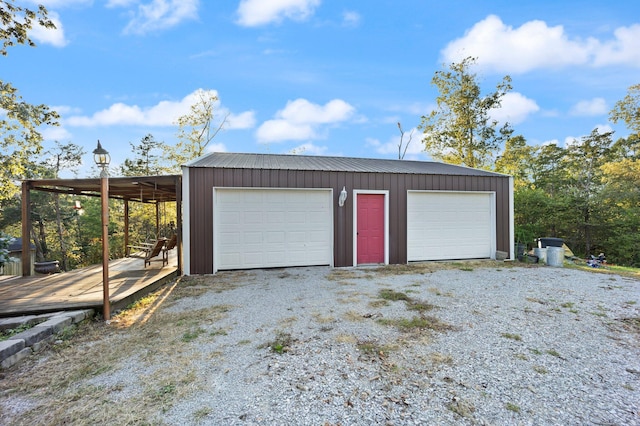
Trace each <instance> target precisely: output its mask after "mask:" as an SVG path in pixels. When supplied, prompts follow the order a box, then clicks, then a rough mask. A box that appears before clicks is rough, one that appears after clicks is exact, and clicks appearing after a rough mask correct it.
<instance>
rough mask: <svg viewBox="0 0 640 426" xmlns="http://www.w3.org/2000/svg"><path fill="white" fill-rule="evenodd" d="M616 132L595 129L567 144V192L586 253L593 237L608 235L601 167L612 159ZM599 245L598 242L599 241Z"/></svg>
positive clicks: (589, 251)
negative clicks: (604, 216) (604, 214)
mask: <svg viewBox="0 0 640 426" xmlns="http://www.w3.org/2000/svg"><path fill="white" fill-rule="evenodd" d="M612 135H613V132H604V133H600V131H599V130H598V129H594V130H593V131H592V132H591V134H590V135H589V136H585V137H583V138H581V139H580V140H579V141H574V143H572V144H571V145H569V146H568V147H567V148H566V156H565V161H564V163H565V167H566V171H567V173H568V180H567V185H566V187H565V191H566V195H567V196H568V197H569V200H570V207H571V210H572V211H573V212H574V213H575V221H574V222H573V223H574V225H575V228H574V229H573V230H572V232H571V233H572V234H573V236H574V239H576V240H578V241H581V242H582V244H583V245H584V246H583V247H584V253H585V254H587V255H588V254H591V253H592V249H593V246H594V241H601V240H602V236H603V235H606V232H607V229H606V227H605V226H604V222H603V220H602V219H603V217H602V213H603V212H602V209H601V207H602V205H603V202H602V201H603V200H602V196H601V194H602V191H603V189H604V185H603V181H602V169H601V167H602V166H603V165H604V164H605V163H607V162H608V161H609V160H610V158H611V157H610V153H611V146H612V144H613V140H612ZM597 245H599V243H598V244H597Z"/></svg>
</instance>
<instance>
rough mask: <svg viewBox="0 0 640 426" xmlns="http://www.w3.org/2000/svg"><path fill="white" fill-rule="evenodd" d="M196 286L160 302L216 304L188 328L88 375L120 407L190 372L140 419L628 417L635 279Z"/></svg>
mask: <svg viewBox="0 0 640 426" xmlns="http://www.w3.org/2000/svg"><path fill="white" fill-rule="evenodd" d="M198 279H199V280H200V281H195V282H191V283H189V286H191V287H189V288H192V289H193V290H192V291H193V293H192V294H193V296H189V297H180V298H176V299H175V300H171V301H170V303H165V304H164V305H163V306H162V307H161V308H160V310H162V312H164V313H165V314H167V315H168V314H172V315H179V314H181V313H186V312H193V311H197V310H199V309H207V308H210V307H211V306H220V305H225V306H227V307H228V310H227V311H226V312H225V313H224V315H223V316H221V318H220V319H216V320H215V321H209V322H207V321H205V322H204V323H202V324H200V327H201V328H200V333H201V337H197V336H195V337H194V339H193V340H191V339H189V341H185V342H181V343H180V348H179V350H180V355H179V356H178V355H177V352H176V356H175V357H173V359H172V358H171V357H169V358H162V359H163V363H162V365H157V364H154V365H149V362H146V361H145V359H151V357H149V356H147V357H145V356H140V354H138V355H135V356H133V357H132V358H131V359H129V360H127V362H121V363H120V364H119V367H118V369H115V370H111V371H109V372H107V373H104V374H101V375H98V376H97V377H92V378H91V380H90V382H89V383H90V384H91V385H92V386H102V387H105V386H111V387H112V389H117V392H112V393H110V394H109V395H108V396H103V398H110V400H111V402H112V403H115V404H117V403H118V402H119V401H124V400H126V399H127V398H129V397H132V396H133V395H135V394H136V393H139V392H140V391H141V384H140V381H139V378H140V377H141V376H144V375H145V374H146V375H151V374H153V372H154V371H159V370H161V369H162V368H166V367H167V366H169V367H170V368H171V369H180V368H188V369H190V371H192V372H193V374H195V377H196V379H194V380H193V383H192V387H191V389H190V391H189V392H185V393H183V394H181V395H180V397H179V398H176V399H175V400H174V401H172V403H171V404H169V405H167V407H166V410H164V412H161V413H157V414H156V415H157V417H155V418H149V422H150V423H151V424H158V423H164V424H170V425H187V424H204V425H293V424H295V425H321V426H322V425H324V426H327V425H372V424H381V425H411V424H416V425H449V424H456V425H457V424H469V425H471V424H486V425H588V424H594V425H640V324H639V323H638V321H640V280H634V279H630V278H624V277H620V276H617V275H606V274H599V273H593V272H586V271H579V270H573V269H567V268H550V267H511V266H508V264H501V263H495V262H485V263H481V264H480V265H478V264H473V263H470V264H466V263H460V264H456V265H454V267H453V269H441V270H434V271H431V270H430V269H420V268H419V267H415V268H408V267H399V268H394V267H386V268H356V269H333V270H332V269H329V268H326V267H313V268H290V269H279V270H259V271H244V272H223V273H219V274H217V275H216V276H214V277H204V278H198ZM198 282H199V283H200V284H198ZM212 283H213V284H212ZM198 287H202V288H201V289H200V291H197V290H198ZM384 295H387V297H386V298H385V297H383V296H384ZM389 295H396V296H398V295H399V296H403V297H404V298H405V299H407V300H388V299H389V297H388V296H389ZM401 298H402V297H401ZM430 307H433V309H429V308H430ZM158 312H160V311H158ZM631 319H635V320H631ZM412 325H419V326H420V327H418V328H411V326H412ZM170 326H171V325H170V324H168V325H167V327H170ZM183 340H184V337H183ZM159 349H160V348H159ZM188 353H191V354H193V356H192V357H191V359H193V360H197V361H194V362H191V363H190V364H189V365H188V366H186V367H185V366H183V365H182V363H181V362H180V361H178V360H182V359H187V358H188V357H185V354H188ZM149 377H150V376H149ZM15 400H16V401H18V399H15ZM7 401H10V400H7ZM7 401H5V402H7ZM7 412H13V413H15V412H16V410H15V409H14V410H9V411H7ZM1 423H2V420H0V424H1Z"/></svg>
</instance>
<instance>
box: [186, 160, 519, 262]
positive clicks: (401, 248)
mask: <svg viewBox="0 0 640 426" xmlns="http://www.w3.org/2000/svg"><path fill="white" fill-rule="evenodd" d="M189 182H190V188H189V195H190V197H189V200H190V203H191V206H190V209H189V211H190V217H189V221H190V224H191V234H192V235H191V240H190V241H191V244H190V247H189V250H190V253H191V256H190V259H191V265H190V267H191V273H193V274H210V273H213V232H214V230H213V188H214V187H239V188H241V187H247V188H325V189H327V188H332V189H333V197H334V211H333V222H334V230H333V238H334V265H335V266H338V267H339V266H350V265H352V264H353V211H352V209H353V190H354V189H365V190H366V189H368V190H387V191H389V263H392V264H394V263H400V264H402V263H406V262H407V191H408V190H437V191H493V192H495V193H496V234H497V235H496V248H497V250H501V251H505V252H507V253H511V251H512V249H513V248H512V247H510V242H509V222H510V218H509V178H508V177H502V176H450V175H415V174H412V175H410V174H391V173H356V172H324V171H295V170H264V169H263V170H256V169H215V168H191V169H189ZM343 186H345V187H346V189H347V192H348V194H349V196H348V198H347V201H346V203H345V205H344V207H338V197H339V195H340V191H342V187H343Z"/></svg>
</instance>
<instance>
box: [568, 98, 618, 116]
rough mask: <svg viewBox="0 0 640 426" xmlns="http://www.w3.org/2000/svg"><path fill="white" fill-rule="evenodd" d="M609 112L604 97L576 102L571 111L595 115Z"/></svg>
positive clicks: (575, 113) (581, 114)
mask: <svg viewBox="0 0 640 426" xmlns="http://www.w3.org/2000/svg"><path fill="white" fill-rule="evenodd" d="M608 112H609V108H608V107H607V101H605V100H604V99H603V98H593V99H590V100H588V101H580V102H578V103H577V104H575V105H574V106H573V107H572V108H571V111H570V114H571V115H577V116H593V115H603V114H607V113H608Z"/></svg>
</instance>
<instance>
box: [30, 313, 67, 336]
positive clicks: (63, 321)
mask: <svg viewBox="0 0 640 426" xmlns="http://www.w3.org/2000/svg"><path fill="white" fill-rule="evenodd" d="M72 323H73V320H72V319H71V318H70V317H65V316H60V317H53V318H51V319H48V320H47V321H45V322H43V323H40V324H38V325H36V326H35V327H33V328H40V327H51V328H53V334H55V333H60V332H61V331H62V330H63V329H64V328H65V327H66V326H68V325H71V324H72Z"/></svg>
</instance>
